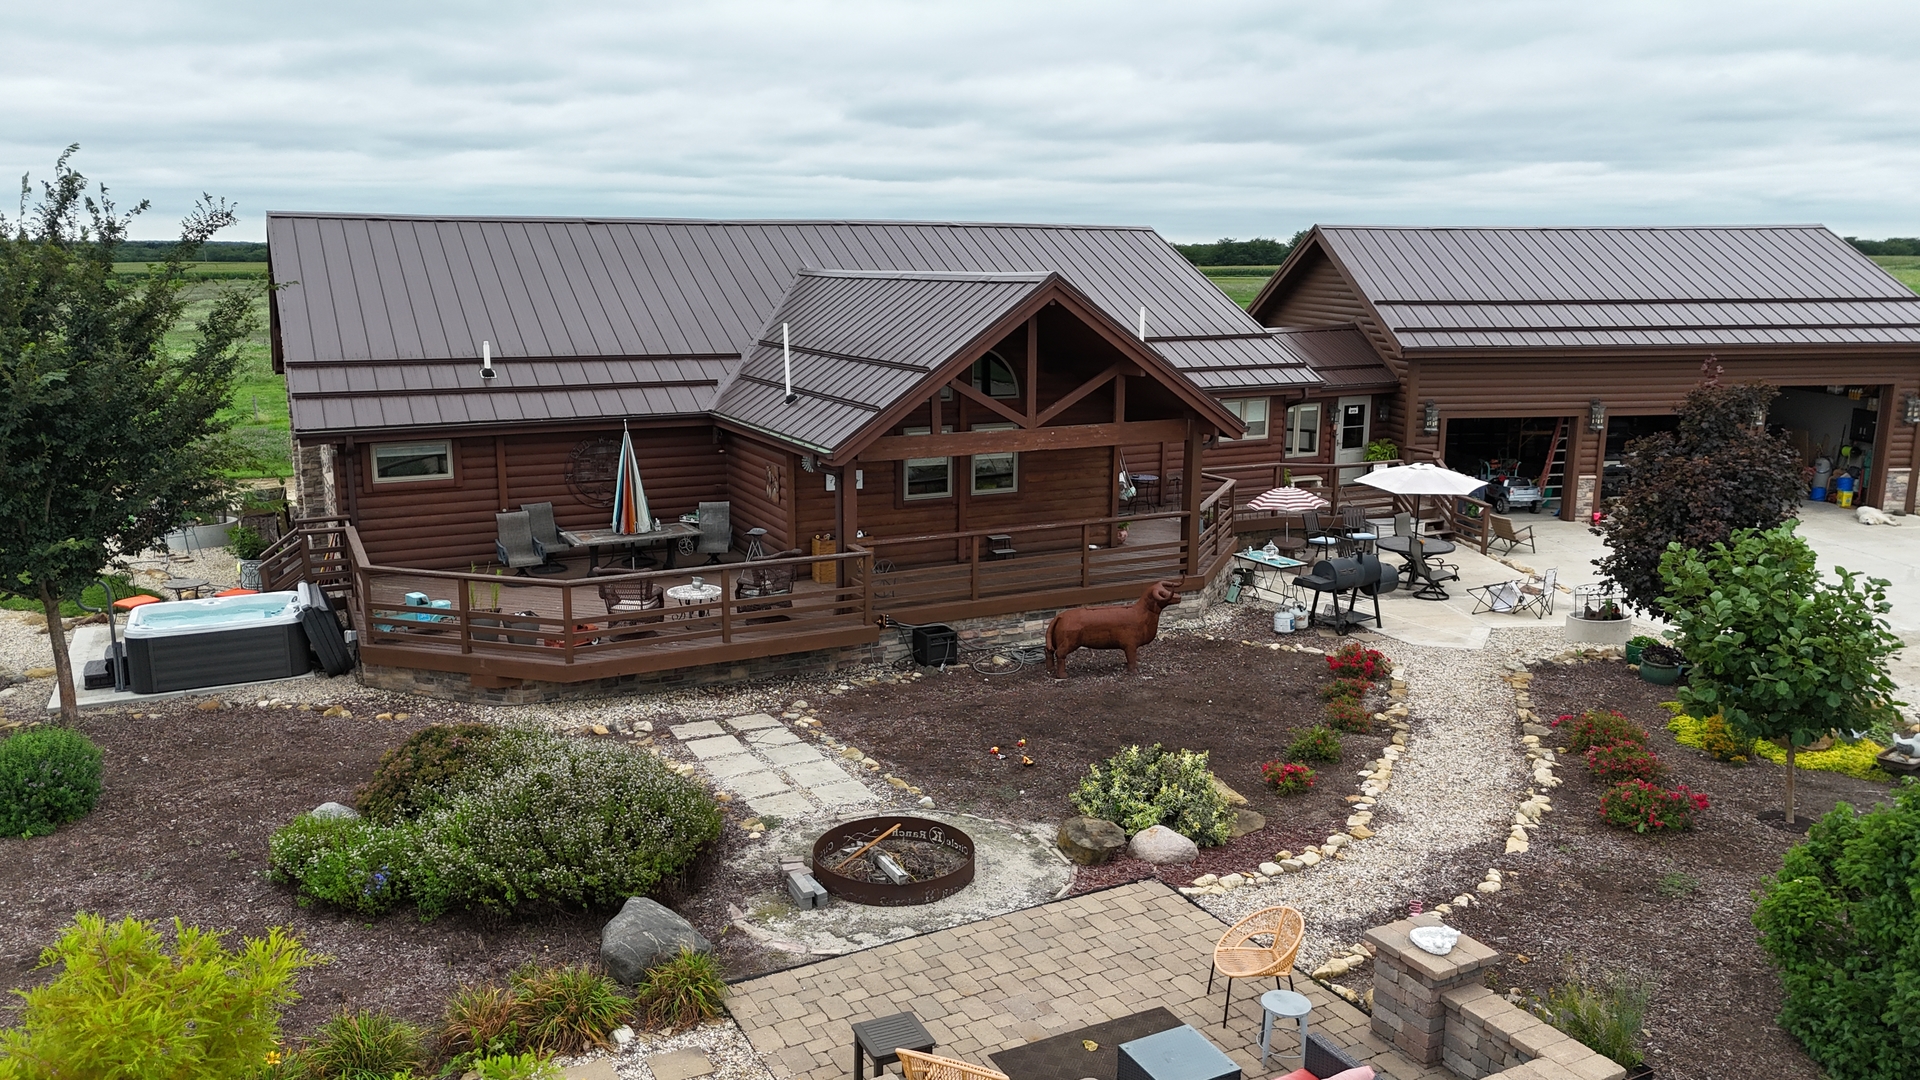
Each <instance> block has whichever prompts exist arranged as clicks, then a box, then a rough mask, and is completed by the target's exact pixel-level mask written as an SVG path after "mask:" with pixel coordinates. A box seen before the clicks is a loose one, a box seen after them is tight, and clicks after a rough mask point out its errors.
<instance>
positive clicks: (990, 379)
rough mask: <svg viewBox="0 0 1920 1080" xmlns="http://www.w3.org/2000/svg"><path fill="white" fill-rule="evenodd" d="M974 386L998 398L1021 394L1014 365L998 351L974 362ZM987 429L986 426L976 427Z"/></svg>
mask: <svg viewBox="0 0 1920 1080" xmlns="http://www.w3.org/2000/svg"><path fill="white" fill-rule="evenodd" d="M973 388H974V389H975V390H978V391H980V392H981V393H983V394H985V395H987V396H988V397H996V398H1017V397H1019V396H1020V383H1019V380H1017V379H1015V378H1014V377H1013V365H1012V364H1009V363H1007V361H1006V358H1005V357H1003V356H1001V355H1000V354H999V353H997V352H989V353H988V354H987V355H985V356H983V357H981V358H980V359H978V360H975V361H974V362H973ZM973 430H975V431H985V430H988V429H986V428H978V427H976V428H974V429H973Z"/></svg>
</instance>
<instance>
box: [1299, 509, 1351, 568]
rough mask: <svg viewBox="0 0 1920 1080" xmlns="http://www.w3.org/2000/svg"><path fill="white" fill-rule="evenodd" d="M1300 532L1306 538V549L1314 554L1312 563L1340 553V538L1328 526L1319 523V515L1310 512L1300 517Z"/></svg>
mask: <svg viewBox="0 0 1920 1080" xmlns="http://www.w3.org/2000/svg"><path fill="white" fill-rule="evenodd" d="M1300 524H1301V531H1302V532H1304V533H1305V534H1306V537H1307V549H1308V550H1309V551H1312V552H1313V553H1314V555H1313V560H1312V561H1318V560H1320V559H1327V558H1332V557H1333V556H1335V555H1338V554H1339V553H1340V545H1341V543H1342V537H1341V536H1340V534H1339V533H1337V532H1334V531H1333V530H1332V529H1331V528H1330V527H1329V526H1328V525H1325V524H1323V523H1322V522H1321V521H1320V515H1319V514H1318V513H1317V512H1315V511H1312V510H1309V511H1307V512H1306V513H1304V514H1301V515H1300Z"/></svg>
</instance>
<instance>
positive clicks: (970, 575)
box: [967, 533, 980, 600]
mask: <svg viewBox="0 0 1920 1080" xmlns="http://www.w3.org/2000/svg"><path fill="white" fill-rule="evenodd" d="M967 543H968V544H969V545H971V546H972V549H973V550H972V553H971V554H970V555H969V556H968V565H967V581H968V585H969V587H970V588H971V589H972V593H971V596H972V598H973V599H975V600H978V599H980V537H979V534H977V533H976V534H975V535H973V536H970V537H968V538H967Z"/></svg>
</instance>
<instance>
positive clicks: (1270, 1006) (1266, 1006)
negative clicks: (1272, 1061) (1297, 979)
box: [1260, 990, 1313, 1069]
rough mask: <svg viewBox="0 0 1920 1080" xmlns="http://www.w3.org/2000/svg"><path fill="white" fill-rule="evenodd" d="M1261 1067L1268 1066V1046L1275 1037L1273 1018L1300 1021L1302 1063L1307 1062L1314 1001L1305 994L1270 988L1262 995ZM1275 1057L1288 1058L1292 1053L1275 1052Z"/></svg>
mask: <svg viewBox="0 0 1920 1080" xmlns="http://www.w3.org/2000/svg"><path fill="white" fill-rule="evenodd" d="M1260 1010H1261V1014H1262V1015H1261V1017H1260V1067H1261V1068H1263V1069H1264V1068H1266V1066H1267V1054H1268V1053H1269V1051H1268V1049H1267V1047H1268V1044H1269V1042H1270V1041H1271V1040H1272V1037H1273V1018H1274V1017H1276V1016H1277V1017H1280V1018H1281V1019H1283V1020H1298V1021H1300V1053H1299V1055H1298V1056H1299V1058H1300V1064H1301V1065H1302V1066H1305V1065H1306V1063H1307V1014H1308V1013H1309V1012H1312V1011H1313V1002H1311V1001H1308V1000H1307V997H1306V995H1305V994H1296V993H1294V992H1293V991H1291V990H1269V991H1267V992H1266V993H1264V994H1261V995H1260ZM1273 1056H1274V1057H1278V1058H1282V1059H1284V1058H1288V1057H1292V1056H1294V1055H1292V1054H1274V1055H1273Z"/></svg>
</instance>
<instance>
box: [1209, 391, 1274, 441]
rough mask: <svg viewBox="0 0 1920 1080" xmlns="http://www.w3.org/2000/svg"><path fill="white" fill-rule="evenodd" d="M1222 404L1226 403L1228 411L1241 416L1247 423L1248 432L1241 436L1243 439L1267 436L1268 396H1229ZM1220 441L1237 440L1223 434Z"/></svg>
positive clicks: (1242, 420)
mask: <svg viewBox="0 0 1920 1080" xmlns="http://www.w3.org/2000/svg"><path fill="white" fill-rule="evenodd" d="M1220 404H1222V405H1225V406H1226V407H1227V411H1228V412H1230V413H1232V414H1233V415H1235V416H1237V417H1239V418H1240V422H1241V423H1243V424H1245V425H1247V433H1246V434H1245V435H1242V436H1240V438H1241V439H1242V440H1248V441H1251V440H1253V439H1264V438H1266V437H1267V399H1266V398H1263V397H1255V398H1228V399H1226V400H1224V401H1222V402H1221V403H1220ZM1220 441H1221V442H1234V441H1235V440H1233V439H1229V438H1227V437H1226V436H1225V435H1222V436H1220Z"/></svg>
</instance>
